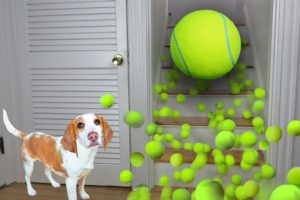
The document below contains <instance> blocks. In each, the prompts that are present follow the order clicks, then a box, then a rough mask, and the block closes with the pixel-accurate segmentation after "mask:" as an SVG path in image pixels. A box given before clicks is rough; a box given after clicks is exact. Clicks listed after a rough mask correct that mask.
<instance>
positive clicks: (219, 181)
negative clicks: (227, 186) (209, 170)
mask: <svg viewBox="0 0 300 200" xmlns="http://www.w3.org/2000/svg"><path fill="white" fill-rule="evenodd" d="M212 180H214V181H217V182H218V183H220V185H223V184H224V181H223V179H222V178H220V177H218V176H215V177H214V178H213V179H212Z"/></svg>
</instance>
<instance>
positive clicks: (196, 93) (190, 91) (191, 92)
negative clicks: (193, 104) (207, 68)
mask: <svg viewBox="0 0 300 200" xmlns="http://www.w3.org/2000/svg"><path fill="white" fill-rule="evenodd" d="M189 94H190V95H191V96H196V95H198V94H199V91H198V89H197V88H190V89H189Z"/></svg>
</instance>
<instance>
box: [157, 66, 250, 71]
mask: <svg viewBox="0 0 300 200" xmlns="http://www.w3.org/2000/svg"><path fill="white" fill-rule="evenodd" d="M161 69H164V70H170V69H176V68H174V67H173V66H171V65H165V66H162V67H161ZM247 69H254V66H253V65H248V66H247Z"/></svg>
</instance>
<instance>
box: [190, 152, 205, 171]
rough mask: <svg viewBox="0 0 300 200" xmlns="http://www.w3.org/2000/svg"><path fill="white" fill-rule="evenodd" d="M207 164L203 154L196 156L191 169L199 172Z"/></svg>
mask: <svg viewBox="0 0 300 200" xmlns="http://www.w3.org/2000/svg"><path fill="white" fill-rule="evenodd" d="M206 163H207V155H206V154H205V153H199V154H197V156H196V158H195V159H194V160H193V162H192V165H191V167H192V169H195V170H199V169H201V168H202V167H204V166H205V165H206Z"/></svg>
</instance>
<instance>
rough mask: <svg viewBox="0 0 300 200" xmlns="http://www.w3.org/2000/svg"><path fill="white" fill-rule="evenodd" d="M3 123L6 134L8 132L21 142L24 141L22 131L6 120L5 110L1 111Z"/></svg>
mask: <svg viewBox="0 0 300 200" xmlns="http://www.w3.org/2000/svg"><path fill="white" fill-rule="evenodd" d="M3 122H4V125H5V127H6V129H7V130H8V132H10V133H11V134H13V135H14V136H16V137H18V138H20V139H21V140H22V141H23V140H24V138H25V136H26V135H25V133H23V132H22V131H19V130H18V129H16V128H15V127H14V126H13V125H12V124H11V122H10V121H9V119H8V116H7V112H6V110H5V109H3Z"/></svg>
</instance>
